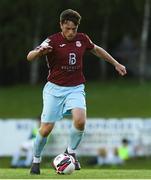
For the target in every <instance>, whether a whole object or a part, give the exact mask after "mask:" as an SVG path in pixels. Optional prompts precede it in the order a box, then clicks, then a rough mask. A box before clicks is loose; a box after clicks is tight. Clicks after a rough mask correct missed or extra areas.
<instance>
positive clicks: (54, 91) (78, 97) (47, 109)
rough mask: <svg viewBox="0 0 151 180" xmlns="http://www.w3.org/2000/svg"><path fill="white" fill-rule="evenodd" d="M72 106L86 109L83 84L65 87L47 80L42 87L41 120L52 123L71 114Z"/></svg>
mask: <svg viewBox="0 0 151 180" xmlns="http://www.w3.org/2000/svg"><path fill="white" fill-rule="evenodd" d="M74 108H82V109H85V110H86V101H85V91H84V84H80V85H78V86H72V87H65V86H59V85H56V84H54V83H51V82H47V83H46V85H45V86H44V89H43V110H42V114H41V121H42V122H45V123H49V122H50V123H53V122H56V121H58V120H60V119H62V118H63V116H64V115H67V114H71V110H72V109H74Z"/></svg>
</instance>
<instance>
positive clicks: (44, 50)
mask: <svg viewBox="0 0 151 180" xmlns="http://www.w3.org/2000/svg"><path fill="white" fill-rule="evenodd" d="M51 51H52V47H51V46H49V45H47V46H40V47H39V48H36V49H34V50H32V51H30V52H29V53H28V55H27V60H28V61H32V60H34V59H37V58H39V57H41V56H43V55H47V54H48V53H50V52H51Z"/></svg>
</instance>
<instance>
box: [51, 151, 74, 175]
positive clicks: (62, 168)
mask: <svg viewBox="0 0 151 180" xmlns="http://www.w3.org/2000/svg"><path fill="white" fill-rule="evenodd" d="M52 165H53V167H54V168H55V170H56V172H57V173H58V174H71V173H73V171H74V170H75V160H74V158H73V157H72V156H70V155H68V154H66V153H63V154H59V155H58V156H56V157H55V158H54V160H53V164H52Z"/></svg>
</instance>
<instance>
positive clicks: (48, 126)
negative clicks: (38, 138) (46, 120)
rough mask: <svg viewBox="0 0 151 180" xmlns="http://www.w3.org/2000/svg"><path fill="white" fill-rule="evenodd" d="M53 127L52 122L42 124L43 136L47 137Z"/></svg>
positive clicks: (41, 132)
mask: <svg viewBox="0 0 151 180" xmlns="http://www.w3.org/2000/svg"><path fill="white" fill-rule="evenodd" d="M52 129H53V125H51V124H42V125H41V127H40V130H39V132H40V134H41V135H42V136H43V137H47V136H48V135H49V134H50V132H51V130H52Z"/></svg>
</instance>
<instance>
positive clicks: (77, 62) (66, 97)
mask: <svg viewBox="0 0 151 180" xmlns="http://www.w3.org/2000/svg"><path fill="white" fill-rule="evenodd" d="M80 20H81V16H80V14H79V13H78V12H76V11H74V10H72V9H67V10H65V11H63V12H62V13H61V14H60V28H61V32H58V33H56V34H53V35H51V36H49V37H48V38H47V39H46V40H45V41H43V42H42V44H41V45H40V46H38V47H37V48H35V49H34V50H32V51H30V52H29V53H28V55H27V59H28V60H29V61H32V60H34V59H36V58H38V57H41V56H46V61H47V65H48V68H49V75H48V82H47V83H46V85H45V86H44V89H43V110H42V114H41V127H40V129H39V133H38V134H37V136H36V139H35V144H34V157H33V163H32V167H31V170H30V173H31V174H40V161H41V152H42V150H43V148H44V146H45V144H46V141H47V136H48V135H49V134H50V132H51V131H52V129H53V127H54V124H55V122H56V121H59V120H60V119H62V118H63V115H64V114H66V113H71V115H72V119H73V125H72V128H71V133H70V141H69V145H68V147H67V149H66V150H65V152H66V153H68V154H71V155H72V156H73V157H74V158H75V169H76V170H80V163H79V162H78V160H77V157H76V154H75V152H76V149H77V146H78V145H79V143H80V141H81V139H82V136H83V133H84V127H85V122H86V102H85V91H84V83H85V78H84V76H83V72H82V64H83V62H82V61H83V55H84V53H85V51H87V50H88V51H90V52H91V53H93V54H94V55H96V56H98V57H99V58H102V59H104V60H106V61H108V62H109V63H111V64H112V65H113V66H114V67H115V69H116V71H118V73H119V74H120V75H122V76H124V75H125V74H126V68H125V66H123V65H122V64H120V63H119V62H117V61H116V60H115V59H114V58H113V57H112V56H111V55H110V54H109V53H107V52H106V51H105V50H104V49H103V48H101V47H99V46H97V45H95V44H94V43H93V42H92V41H91V40H90V39H89V37H88V36H87V35H86V34H84V33H78V32H77V30H78V26H79V24H80Z"/></svg>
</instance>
